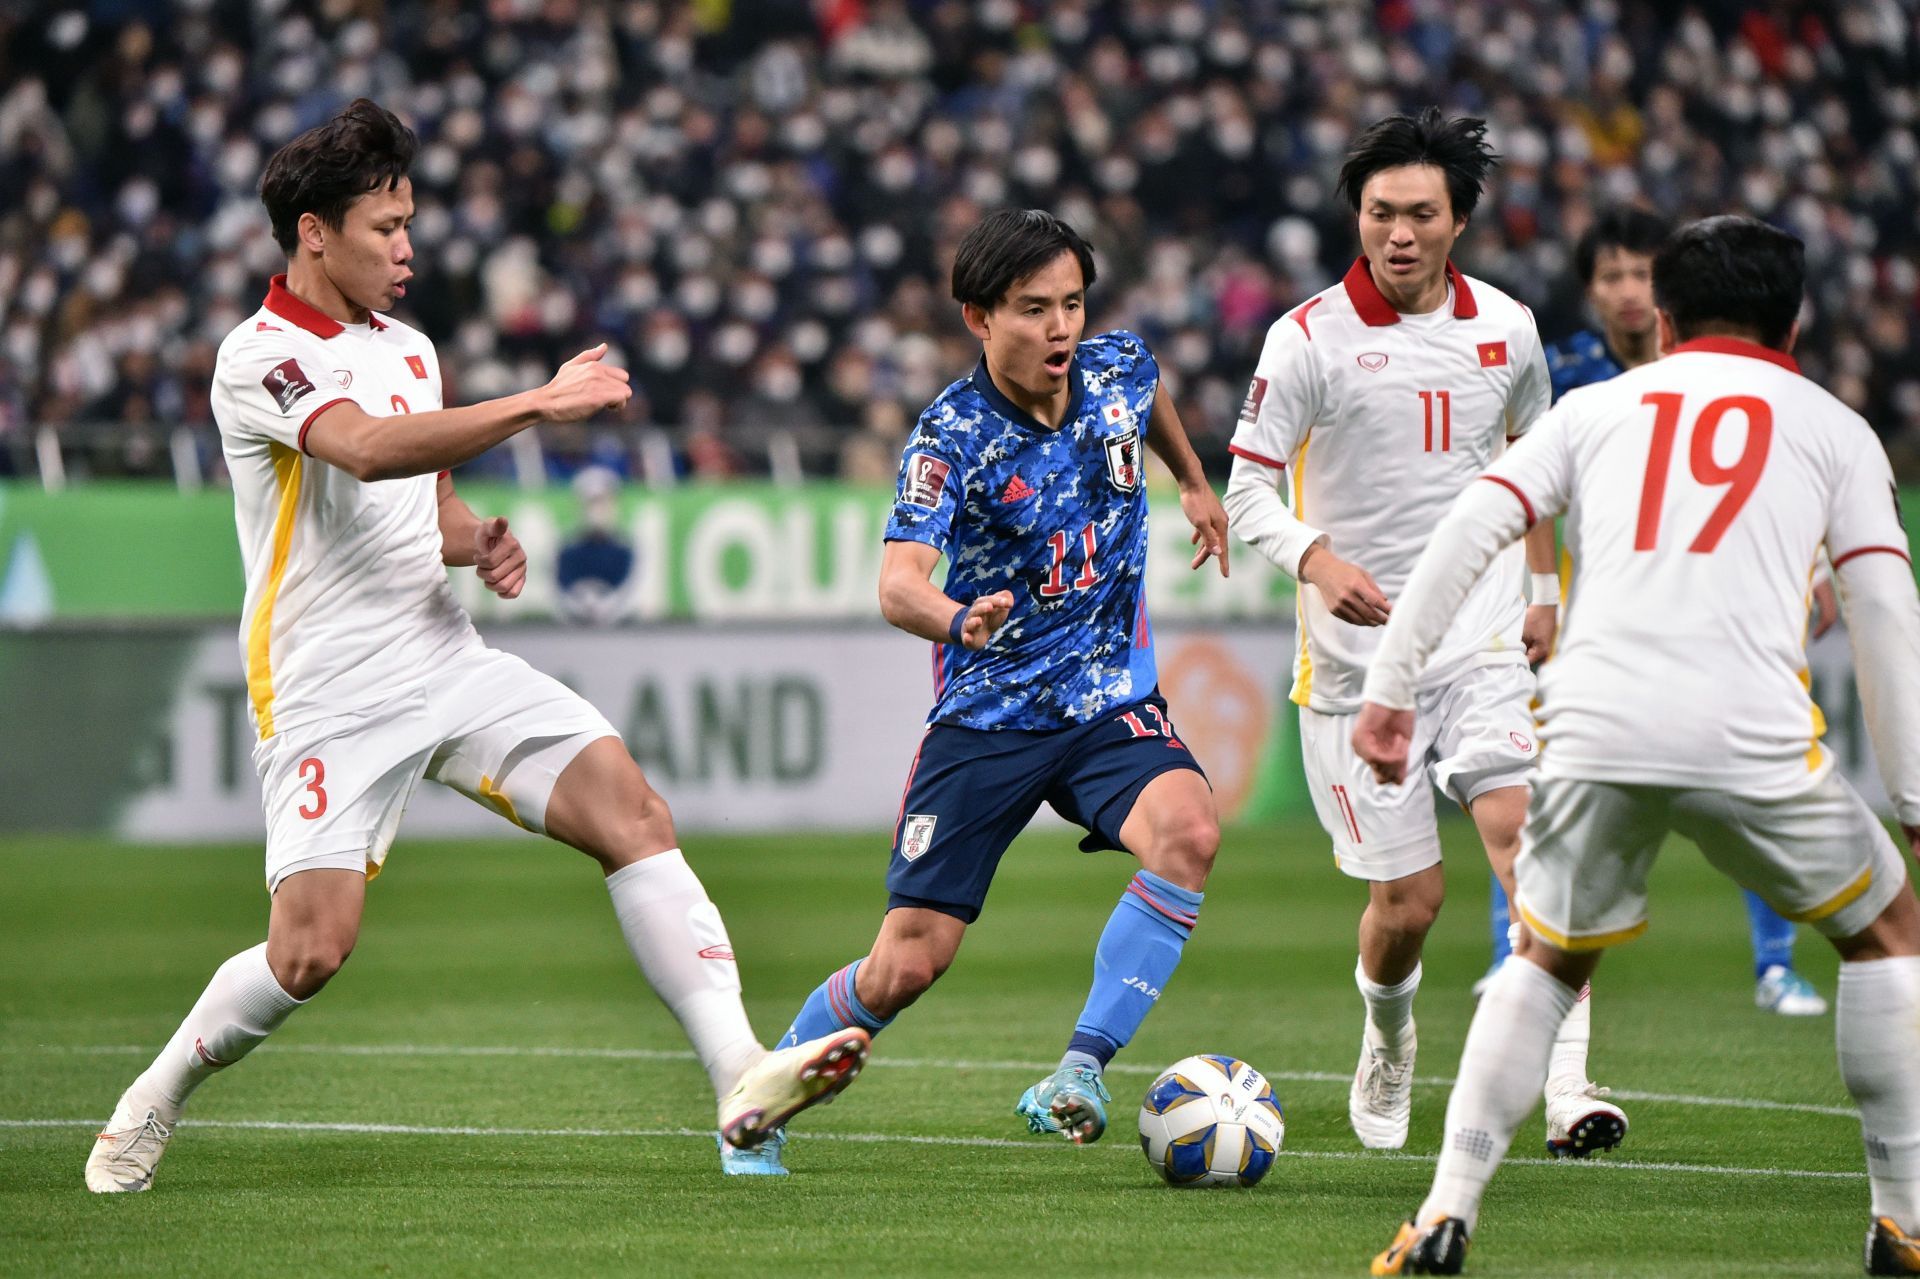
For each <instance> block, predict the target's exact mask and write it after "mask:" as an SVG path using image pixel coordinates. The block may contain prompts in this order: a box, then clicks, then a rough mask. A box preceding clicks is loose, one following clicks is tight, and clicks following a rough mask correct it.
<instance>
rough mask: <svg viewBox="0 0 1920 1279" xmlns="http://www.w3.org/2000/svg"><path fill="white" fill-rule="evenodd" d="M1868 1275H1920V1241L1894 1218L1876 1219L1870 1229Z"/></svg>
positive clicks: (1868, 1228)
mask: <svg viewBox="0 0 1920 1279" xmlns="http://www.w3.org/2000/svg"><path fill="white" fill-rule="evenodd" d="M1867 1273H1868V1274H1870V1275H1920V1239H1915V1238H1913V1237H1912V1236H1911V1235H1909V1234H1908V1233H1907V1232H1906V1231H1904V1230H1902V1229H1900V1227H1898V1226H1896V1225H1894V1224H1893V1218H1891V1217H1875V1218H1874V1219H1873V1224H1872V1225H1871V1226H1869V1227H1867Z"/></svg>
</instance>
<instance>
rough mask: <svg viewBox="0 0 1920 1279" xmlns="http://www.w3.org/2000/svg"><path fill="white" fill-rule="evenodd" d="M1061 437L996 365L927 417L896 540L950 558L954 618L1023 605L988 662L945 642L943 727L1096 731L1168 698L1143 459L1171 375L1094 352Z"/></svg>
mask: <svg viewBox="0 0 1920 1279" xmlns="http://www.w3.org/2000/svg"><path fill="white" fill-rule="evenodd" d="M1068 378H1069V379H1070V385H1071V387H1072V391H1071V397H1072V398H1071V399H1070V401H1069V402H1068V405H1067V412H1066V416H1065V417H1064V418H1063V419H1062V422H1061V425H1060V427H1059V429H1058V430H1049V429H1048V428H1047V427H1045V426H1043V425H1041V424H1040V423H1039V422H1037V421H1035V420H1034V419H1033V418H1032V417H1031V416H1029V415H1028V414H1027V413H1026V412H1025V411H1023V410H1022V409H1020V408H1018V407H1016V406H1015V405H1014V404H1013V402H1012V401H1010V400H1009V399H1007V397H1006V396H1004V395H1002V394H1001V393H1000V391H999V390H998V389H997V388H995V386H994V385H993V382H992V381H991V379H989V377H988V376H987V366H986V361H985V360H982V361H981V362H980V365H979V367H977V368H976V369H974V371H973V375H972V376H971V377H968V378H963V379H962V380H960V381H958V382H955V383H954V384H953V385H952V386H949V387H948V388H947V389H946V390H944V391H942V392H941V393H940V396H939V398H938V399H936V400H934V402H933V403H932V404H930V405H928V406H927V409H926V411H925V412H924V413H922V414H921V415H920V421H919V424H918V425H917V426H916V427H915V428H914V431H913V434H912V436H911V437H909V439H908V440H907V447H906V453H905V456H904V457H903V458H902V460H901V466H900V484H899V489H898V492H897V493H896V495H895V498H894V505H893V514H892V516H891V518H889V519H888V521H887V532H886V537H887V540H888V541H890V542H893V541H914V542H925V543H926V544H927V545H929V546H932V547H934V548H935V549H937V550H939V551H942V552H943V553H945V555H946V557H947V562H948V566H949V567H948V569H947V580H946V584H945V590H946V593H947V595H948V596H949V597H951V598H952V599H953V601H954V606H955V608H958V607H959V606H960V605H961V604H963V603H971V602H972V601H974V600H976V599H979V598H980V597H981V596H983V595H990V594H992V593H993V592H995V591H1000V590H1006V591H1011V592H1012V593H1013V600H1014V603H1013V611H1012V612H1011V613H1010V614H1009V615H1008V617H1007V622H1006V625H1004V626H1003V627H1001V629H1000V631H999V633H998V634H996V635H995V636H994V638H993V642H992V643H991V644H989V645H988V646H987V647H986V648H984V649H981V650H980V651H979V652H969V651H968V650H967V649H966V648H964V647H962V646H961V645H958V644H942V645H936V646H935V650H934V663H935V674H934V683H935V701H934V706H933V710H932V712H931V713H930V714H929V715H928V717H927V718H928V720H929V721H931V722H934V723H940V724H954V725H958V726H960V727H963V728H985V729H996V728H999V729H1026V730H1036V729H1038V730H1046V729H1058V728H1065V727H1068V726H1070V725H1074V724H1084V723H1086V722H1087V721H1089V720H1092V719H1095V718H1096V717H1098V716H1099V715H1100V714H1101V713H1102V712H1104V711H1107V710H1110V709H1112V708H1113V707H1116V706H1122V705H1125V704H1126V703H1128V702H1133V701H1138V700H1139V699H1141V698H1143V697H1145V696H1147V695H1148V694H1149V693H1151V692H1153V689H1154V683H1155V680H1156V678H1157V675H1156V671H1155V667H1154V660H1153V632H1152V630H1151V628H1150V627H1149V625H1148V622H1147V605H1146V592H1145V578H1146V567H1147V494H1146V484H1145V467H1144V466H1143V464H1142V463H1143V455H1142V449H1143V448H1144V447H1145V445H1146V437H1147V423H1148V419H1149V418H1150V417H1151V416H1152V413H1153V397H1154V392H1155V390H1156V388H1157V387H1158V386H1159V383H1160V368H1159V365H1158V364H1156V363H1155V362H1154V358H1153V355H1152V353H1151V352H1149V351H1148V350H1147V345H1146V343H1145V342H1142V341H1141V340H1140V339H1139V338H1138V337H1136V336H1134V335H1133V334H1131V333H1124V332H1114V333H1106V334H1102V335H1101V336H1099V337H1096V338H1090V339H1088V340H1087V341H1084V342H1082V343H1080V345H1079V347H1078V348H1077V349H1076V350H1075V352H1074V358H1073V362H1072V364H1071V365H1070V366H1069V369H1068Z"/></svg>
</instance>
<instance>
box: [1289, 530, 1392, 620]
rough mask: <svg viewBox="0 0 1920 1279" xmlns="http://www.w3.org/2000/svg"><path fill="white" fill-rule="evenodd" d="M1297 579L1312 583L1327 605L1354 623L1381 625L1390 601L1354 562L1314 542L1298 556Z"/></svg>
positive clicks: (1338, 616)
mask: <svg viewBox="0 0 1920 1279" xmlns="http://www.w3.org/2000/svg"><path fill="white" fill-rule="evenodd" d="M1300 580H1301V581H1303V582H1306V583H1309V584H1310V585H1312V586H1315V587H1317V588H1318V589H1319V591H1320V598H1321V599H1323V600H1325V601H1326V602H1327V608H1328V609H1329V610H1330V611H1331V612H1332V613H1333V615H1334V616H1335V617H1337V618H1339V619H1340V620H1341V621H1343V622H1351V623H1353V624H1354V625H1355V626H1385V625H1386V624H1387V614H1388V613H1390V612H1392V611H1393V605H1392V604H1389V603H1388V602H1387V596H1386V593H1385V592H1383V591H1382V590H1381V589H1380V588H1379V587H1378V586H1376V585H1375V584H1374V581H1373V578H1372V577H1370V576H1369V575H1368V574H1367V571H1366V570H1365V569H1363V568H1361V567H1360V566H1359V565H1357V564H1349V563H1347V562H1346V561H1345V560H1343V559H1341V558H1340V557H1339V556H1337V555H1335V554H1334V553H1333V552H1332V551H1329V550H1328V549H1327V548H1326V547H1324V546H1314V547H1310V548H1309V549H1308V550H1307V553H1306V554H1305V555H1303V556H1301V557H1300Z"/></svg>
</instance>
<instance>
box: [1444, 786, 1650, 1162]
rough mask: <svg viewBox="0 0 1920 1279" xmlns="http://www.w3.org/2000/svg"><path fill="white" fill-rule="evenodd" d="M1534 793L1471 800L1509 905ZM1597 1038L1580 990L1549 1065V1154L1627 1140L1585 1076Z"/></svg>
mask: <svg viewBox="0 0 1920 1279" xmlns="http://www.w3.org/2000/svg"><path fill="white" fill-rule="evenodd" d="M1529 795H1530V792H1529V790H1528V788H1527V787H1524V786H1505V787H1502V788H1500V789H1499V790H1494V791H1488V792H1487V793H1486V794H1484V795H1481V796H1479V797H1478V798H1477V799H1475V800H1474V801H1473V808H1472V813H1473V821H1474V825H1475V826H1476V827H1478V828H1479V831H1480V840H1481V842H1482V843H1483V844H1485V845H1486V848H1487V861H1488V863H1489V864H1490V865H1491V866H1492V867H1493V873H1494V875H1495V876H1496V877H1497V878H1498V879H1499V881H1500V886H1501V887H1502V888H1504V889H1505V890H1506V892H1507V900H1508V901H1512V900H1514V884H1513V862H1514V859H1515V858H1516V857H1518V856H1519V855H1520V828H1521V826H1522V825H1523V824H1524V823H1525V821H1526V817H1527V800H1528V798H1529ZM1592 1039H1593V987H1592V986H1591V985H1590V984H1588V985H1582V986H1581V987H1580V993H1579V996H1578V998H1577V999H1576V1000H1575V1001H1574V1005H1573V1009H1572V1011H1570V1012H1569V1013H1568V1014H1567V1017H1566V1020H1565V1021H1563V1022H1562V1023H1561V1024H1560V1032H1559V1034H1558V1035H1557V1036H1555V1038H1554V1041H1553V1055H1552V1057H1551V1058H1550V1059H1549V1062H1548V1066H1547V1084H1546V1110H1547V1153H1549V1154H1551V1155H1553V1156H1554V1157H1555V1158H1566V1159H1584V1158H1586V1157H1587V1156H1588V1155H1593V1154H1598V1153H1599V1152H1601V1151H1603V1150H1611V1149H1613V1148H1614V1147H1615V1146H1618V1145H1619V1144H1620V1143H1621V1142H1622V1141H1623V1140H1625V1138H1626V1135H1627V1115H1626V1112H1625V1111H1623V1110H1621V1109H1620V1107H1618V1106H1616V1105H1614V1104H1613V1103H1612V1102H1611V1101H1608V1100H1607V1091H1608V1090H1607V1089H1605V1088H1602V1087H1600V1086H1599V1085H1597V1084H1595V1083H1594V1082H1593V1081H1592V1080H1591V1079H1589V1078H1588V1077H1587V1050H1588V1046H1589V1044H1590V1043H1591V1041H1592Z"/></svg>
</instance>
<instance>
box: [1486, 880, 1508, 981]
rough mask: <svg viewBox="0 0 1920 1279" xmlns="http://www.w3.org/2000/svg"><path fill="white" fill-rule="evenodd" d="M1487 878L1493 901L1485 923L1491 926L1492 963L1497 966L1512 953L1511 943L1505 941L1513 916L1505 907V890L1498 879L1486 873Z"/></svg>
mask: <svg viewBox="0 0 1920 1279" xmlns="http://www.w3.org/2000/svg"><path fill="white" fill-rule="evenodd" d="M1487 878H1488V879H1490V880H1492V881H1493V899H1492V902H1491V905H1490V906H1489V909H1488V911H1487V922H1488V923H1489V924H1491V925H1492V926H1493V962H1494V963H1496V964H1499V963H1504V962H1505V961H1506V958H1507V956H1508V955H1511V954H1512V953H1513V943H1511V942H1509V941H1508V940H1507V929H1508V928H1510V927H1511V926H1512V924H1513V916H1512V914H1511V912H1510V911H1509V909H1508V906H1507V890H1506V889H1504V888H1502V887H1500V877H1499V876H1498V875H1496V874H1494V873H1493V872H1492V871H1488V872H1487Z"/></svg>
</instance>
